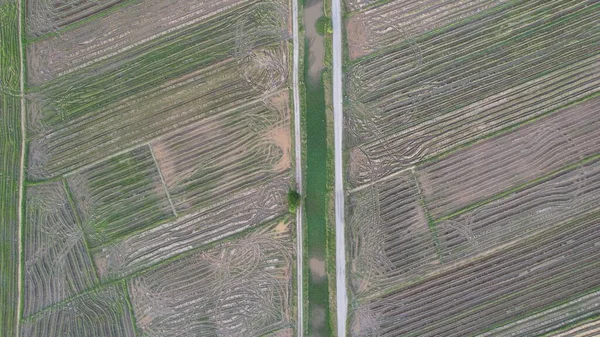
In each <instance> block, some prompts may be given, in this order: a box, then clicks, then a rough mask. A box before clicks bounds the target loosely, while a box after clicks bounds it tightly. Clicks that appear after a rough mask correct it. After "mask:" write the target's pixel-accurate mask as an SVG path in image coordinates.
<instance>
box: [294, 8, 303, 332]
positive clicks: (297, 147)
mask: <svg viewBox="0 0 600 337" xmlns="http://www.w3.org/2000/svg"><path fill="white" fill-rule="evenodd" d="M298 31H299V29H298V1H296V0H293V1H292V34H293V43H294V52H293V54H294V55H293V64H294V66H293V74H292V91H293V96H294V154H295V157H296V190H297V191H298V193H300V195H302V193H303V191H302V138H301V136H300V91H299V89H298V71H299V70H298V64H299V57H300V46H299V45H298V43H299V38H298ZM303 213H304V206H303V204H302V203H300V206H299V207H298V209H297V210H296V271H297V272H296V284H297V290H298V291H297V297H298V322H297V329H296V331H297V332H298V337H303V336H304V331H303V330H304V311H303V309H304V293H303V292H302V286H303V284H304V282H302V280H303V276H302V271H303V265H302V261H303V257H304V251H303V248H304V247H303V244H304V239H303V236H302V233H303V229H302V215H303Z"/></svg>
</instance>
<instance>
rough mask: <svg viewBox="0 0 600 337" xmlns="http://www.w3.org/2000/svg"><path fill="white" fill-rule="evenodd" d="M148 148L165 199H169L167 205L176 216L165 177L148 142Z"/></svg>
mask: <svg viewBox="0 0 600 337" xmlns="http://www.w3.org/2000/svg"><path fill="white" fill-rule="evenodd" d="M148 149H150V154H151V155H152V160H153V161H154V165H155V166H156V170H157V171H158V175H159V176H160V181H161V182H162V185H163V189H164V190H165V194H166V195H167V199H168V200H169V205H171V210H172V211H173V214H174V215H175V217H177V211H176V210H175V206H173V201H172V200H171V196H170V195H169V190H168V189H167V184H166V183H165V178H164V177H163V174H162V172H161V170H160V166H159V165H158V160H156V156H155V155H154V150H152V145H151V144H150V143H148Z"/></svg>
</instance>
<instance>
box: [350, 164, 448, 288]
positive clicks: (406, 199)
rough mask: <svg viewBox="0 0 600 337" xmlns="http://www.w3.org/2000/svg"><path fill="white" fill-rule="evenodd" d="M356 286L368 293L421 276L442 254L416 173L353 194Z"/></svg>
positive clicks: (352, 267) (352, 256)
mask: <svg viewBox="0 0 600 337" xmlns="http://www.w3.org/2000/svg"><path fill="white" fill-rule="evenodd" d="M349 214H350V215H349V218H348V222H347V223H348V231H349V234H348V235H349V240H348V241H349V242H348V250H349V256H350V257H349V259H350V262H349V263H350V279H351V287H352V290H353V292H354V294H355V295H357V296H365V295H368V294H372V293H374V292H378V291H381V290H383V289H386V288H389V287H390V286H392V285H394V284H396V283H397V282H405V281H410V280H415V279H416V278H418V277H420V276H423V275H424V274H425V273H427V272H429V271H432V270H434V269H435V268H436V267H437V266H438V264H439V260H438V257H437V254H436V250H435V248H434V243H433V240H432V236H431V233H430V231H429V228H428V226H427V219H426V217H425V214H424V212H423V209H422V207H421V204H420V196H419V191H418V187H417V186H416V182H415V178H414V176H413V175H412V174H411V173H408V174H406V175H402V176H399V177H396V178H393V179H389V180H386V181H385V182H382V183H379V184H376V185H374V186H373V187H369V188H365V189H362V190H360V191H356V192H353V193H352V194H351V195H350V197H349Z"/></svg>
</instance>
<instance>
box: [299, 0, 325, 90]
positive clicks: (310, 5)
mask: <svg viewBox="0 0 600 337" xmlns="http://www.w3.org/2000/svg"><path fill="white" fill-rule="evenodd" d="M321 16H323V1H322V0H320V1H319V0H308V1H306V4H305V7H304V33H305V38H306V41H307V44H306V45H307V46H308V55H309V57H308V63H309V67H308V75H309V77H310V79H311V80H313V81H316V80H318V79H319V78H320V76H321V72H322V71H323V70H324V69H325V63H324V60H325V40H324V38H323V37H322V36H321V35H319V34H318V33H317V28H316V23H317V20H318V19H319V18H320V17H321Z"/></svg>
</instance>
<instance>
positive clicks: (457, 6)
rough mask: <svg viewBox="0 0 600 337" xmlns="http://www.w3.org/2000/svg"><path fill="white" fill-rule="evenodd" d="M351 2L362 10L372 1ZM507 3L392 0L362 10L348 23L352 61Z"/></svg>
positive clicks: (466, 0) (455, 0) (484, 0)
mask: <svg viewBox="0 0 600 337" xmlns="http://www.w3.org/2000/svg"><path fill="white" fill-rule="evenodd" d="M347 2H349V3H354V4H351V5H350V7H351V8H358V7H361V5H362V3H368V2H369V0H366V1H365V0H348V1H347ZM371 2H374V1H371ZM506 2H508V0H491V1H490V0H459V1H457V0H426V1H423V0H392V1H387V2H386V3H385V4H383V5H379V6H375V7H372V8H368V9H364V10H361V11H358V12H357V13H355V14H354V15H352V16H350V18H349V19H348V20H347V22H346V31H347V32H348V49H349V53H350V58H351V59H355V58H357V57H361V56H365V55H367V54H370V53H372V52H374V51H376V50H379V49H382V48H386V47H389V46H390V45H395V44H399V43H402V42H405V41H409V40H411V39H413V38H415V37H416V36H418V35H421V34H424V33H426V32H428V31H431V30H434V29H437V28H440V27H442V26H446V25H449V24H451V23H453V22H456V21H458V20H463V19H465V18H467V17H469V16H470V15H473V14H477V13H478V12H481V11H484V10H486V9H490V8H492V7H494V6H497V5H500V4H503V3H506ZM359 3H361V4H359Z"/></svg>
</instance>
